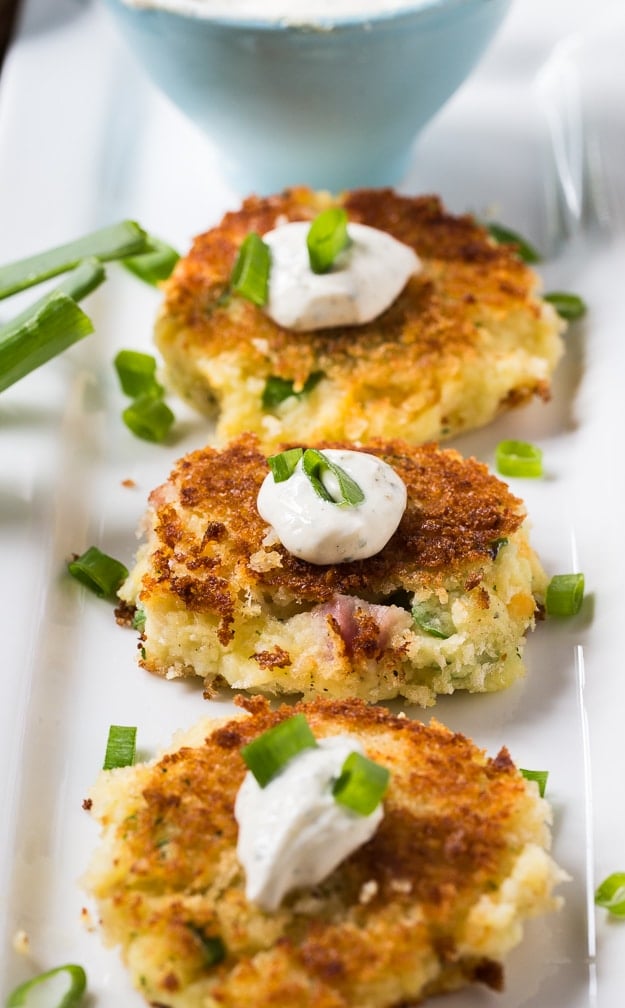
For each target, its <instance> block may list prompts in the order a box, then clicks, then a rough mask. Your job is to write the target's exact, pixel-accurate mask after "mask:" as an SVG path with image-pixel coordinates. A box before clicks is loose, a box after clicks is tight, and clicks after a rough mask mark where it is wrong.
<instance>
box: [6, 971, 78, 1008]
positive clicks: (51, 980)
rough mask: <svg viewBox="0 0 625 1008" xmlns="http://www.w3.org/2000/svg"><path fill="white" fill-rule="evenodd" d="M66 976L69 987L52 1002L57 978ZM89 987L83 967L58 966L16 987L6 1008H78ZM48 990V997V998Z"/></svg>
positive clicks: (56, 986)
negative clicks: (42, 1007) (45, 1006)
mask: <svg viewBox="0 0 625 1008" xmlns="http://www.w3.org/2000/svg"><path fill="white" fill-rule="evenodd" d="M63 974H65V976H66V978H67V981H68V982H69V986H68V987H67V990H66V991H65V992H64V993H62V994H61V996H60V998H58V997H57V1000H52V997H53V996H56V992H57V988H58V982H57V978H58V977H62V976H63ZM86 987H87V976H86V973H85V971H84V969H83V968H82V966H76V965H74V964H69V963H68V964H67V965H65V966H57V967H56V968H55V969H51V970H47V972H45V973H40V974H39V976H36V977H33V979H32V980H27V981H26V982H25V983H23V984H20V985H19V987H16V988H15V990H14V991H12V993H11V994H9V997H8V1000H7V1002H6V1008H31V1006H32V1008H39V1006H41V1005H43V1004H46V1005H48V1008H76V1006H77V1005H78V1004H80V1002H81V1000H82V996H83V994H84V992H85V990H86ZM46 988H48V995H47V996H46Z"/></svg>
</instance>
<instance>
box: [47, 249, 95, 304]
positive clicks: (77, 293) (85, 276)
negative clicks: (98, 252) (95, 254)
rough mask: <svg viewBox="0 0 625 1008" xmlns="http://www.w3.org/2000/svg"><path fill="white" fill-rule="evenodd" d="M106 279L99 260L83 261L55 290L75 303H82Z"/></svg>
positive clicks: (66, 275)
mask: <svg viewBox="0 0 625 1008" xmlns="http://www.w3.org/2000/svg"><path fill="white" fill-rule="evenodd" d="M104 279H106V272H105V270H104V266H103V265H102V263H101V262H100V260H99V259H94V258H91V259H83V261H82V262H81V263H80V264H79V265H78V266H76V268H75V269H73V270H70V271H69V273H66V274H65V276H64V277H63V279H62V280H60V281H59V283H58V284H57V285H56V287H55V288H54V290H55V291H60V292H61V294H67V296H68V297H71V298H73V299H74V301H82V299H83V298H84V297H86V296H87V294H91V291H93V290H95V289H96V287H99V286H100V284H101V283H102V281H103V280H104Z"/></svg>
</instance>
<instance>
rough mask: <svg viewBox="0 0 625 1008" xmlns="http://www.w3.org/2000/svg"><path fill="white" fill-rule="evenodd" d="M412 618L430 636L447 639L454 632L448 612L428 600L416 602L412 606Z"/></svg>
mask: <svg viewBox="0 0 625 1008" xmlns="http://www.w3.org/2000/svg"><path fill="white" fill-rule="evenodd" d="M412 618H413V620H414V621H415V623H416V624H417V626H418V627H420V628H421V630H423V632H424V633H426V634H429V636H430V637H438V638H439V639H440V640H447V639H448V638H449V637H451V636H452V635H453V634H455V632H456V627H455V626H454V622H453V620H452V618H451V615H450V613H448V612H447V610H446V609H443V608H441V607H440V606H438V607H437V606H435V605H434V604H432V603H429V602H417V603H415V605H413V607H412Z"/></svg>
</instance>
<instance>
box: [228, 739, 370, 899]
mask: <svg viewBox="0 0 625 1008" xmlns="http://www.w3.org/2000/svg"><path fill="white" fill-rule="evenodd" d="M353 752H359V753H362V746H361V745H360V742H359V740H358V739H357V738H352V737H351V736H349V735H335V736H332V737H330V738H322V739H318V744H317V746H316V747H315V748H314V749H305V750H304V751H303V752H301V753H299V754H298V755H297V756H296V757H295V758H294V759H292V760H290V761H289V762H288V763H287V764H286V766H285V767H284V768H283V769H282V770H281V771H280V773H279V774H277V775H276V776H275V777H274V778H273V780H271V781H269V783H268V784H267V785H266V786H265V787H264V788H261V787H260V785H259V784H258V783H257V781H256V779H255V778H254V776H253V774H252V773H251V772H249V771H248V773H247V774H246V775H245V778H244V780H243V784H242V785H241V787H240V789H239V792H238V794H237V798H236V802H235V807H234V814H235V817H236V820H237V822H238V824H239V837H238V842H237V856H238V858H239V861H240V862H241V864H242V865H243V867H244V869H245V877H246V890H245V892H246V896H247V898H248V900H250V902H253V903H257V904H258V905H259V906H261V907H262V908H263V909H265V910H275V909H276V908H277V907H278V906H279V905H280V903H281V902H282V899H283V898H284V896H285V895H286V894H287V893H288V892H290V891H291V890H292V889H295V888H298V887H299V886H310V885H315V884H316V883H317V882H321V881H322V880H323V879H324V878H327V876H328V875H329V874H330V873H331V872H332V871H333V870H334V869H335V868H336V867H337V865H339V864H340V863H341V861H344V860H345V858H346V857H347V856H348V855H349V854H351V853H352V851H354V850H356V849H357V848H358V847H360V846H361V845H362V844H364V843H366V842H367V840H370V839H371V837H372V836H373V834H374V833H375V831H376V829H377V828H378V825H379V823H380V821H381V819H382V817H383V815H384V812H383V807H382V803H381V802H380V804H379V805H377V807H376V808H375V809H374V810H373V812H371V814H370V815H367V816H364V815H358V813H356V812H352V811H350V810H349V809H348V808H345V806H344V805H341V804H339V803H338V802H337V801H336V800H335V798H334V796H333V794H332V785H333V783H334V781H335V780H336V779H337V778H338V777H339V775H340V773H341V768H342V766H343V764H344V762H345V760H346V759H347V757H348V756H349V755H350V753H353Z"/></svg>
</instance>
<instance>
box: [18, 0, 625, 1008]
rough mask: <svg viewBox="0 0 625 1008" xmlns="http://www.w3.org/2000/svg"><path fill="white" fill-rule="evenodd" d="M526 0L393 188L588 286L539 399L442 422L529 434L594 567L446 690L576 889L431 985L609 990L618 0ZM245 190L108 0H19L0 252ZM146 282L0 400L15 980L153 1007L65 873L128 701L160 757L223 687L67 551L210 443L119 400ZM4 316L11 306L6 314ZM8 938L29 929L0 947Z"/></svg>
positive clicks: (183, 417)
mask: <svg viewBox="0 0 625 1008" xmlns="http://www.w3.org/2000/svg"><path fill="white" fill-rule="evenodd" d="M540 7H541V9H540V12H539V11H538V10H537V7H536V4H528V3H522V2H518V3H517V5H516V7H515V8H513V12H512V15H511V16H510V18H509V21H508V23H507V24H506V26H505V28H504V30H503V31H502V33H501V34H500V36H499V37H498V39H497V40H496V42H495V44H494V46H493V48H492V49H491V51H490V53H489V55H488V57H487V58H486V60H485V61H484V63H483V64H482V66H481V67H480V68H479V69H478V71H477V72H476V73H475V74H474V75H473V77H472V78H471V79H470V81H469V82H468V83H467V84H466V85H465V86H464V87H463V88H462V89H461V91H460V92H459V93H458V95H457V96H456V97H455V98H454V99H453V100H452V101H451V102H450V103H449V105H448V106H447V107H446V109H445V110H444V111H443V113H441V115H439V117H438V118H437V120H436V121H435V122H434V123H433V124H432V125H431V126H430V127H429V128H428V130H427V131H426V132H425V133H424V134H423V136H422V138H421V140H420V141H419V143H418V144H417V146H416V148H415V153H414V160H413V165H412V168H411V171H410V173H409V175H408V177H407V178H406V179H405V180H404V182H403V184H402V188H403V189H404V190H405V191H406V192H438V193H440V194H441V195H442V197H443V199H444V201H445V202H446V204H447V205H448V207H449V208H450V209H452V210H454V211H465V210H467V211H472V212H475V213H476V214H478V215H480V216H491V217H497V218H498V219H499V220H501V221H502V222H505V223H506V224H508V225H510V226H512V227H516V228H518V229H519V230H520V231H521V232H523V233H525V234H526V235H528V237H530V238H531V239H532V240H533V241H534V243H535V244H536V245H538V246H539V247H541V248H542V249H544V250H545V251H546V252H547V253H548V259H547V261H546V262H545V263H544V268H541V272H543V273H544V276H545V282H546V286H547V288H550V289H565V290H566V289H569V290H574V291H576V292H577V293H579V294H581V295H583V296H584V298H585V299H586V301H587V302H588V305H589V313H588V316H587V318H586V320H585V321H584V322H582V323H578V324H576V325H575V326H573V327H571V329H570V331H569V334H568V336H567V351H566V357H565V359H564V361H563V363H562V365H561V366H560V368H559V371H558V374H557V377H556V382H555V389H554V396H553V400H552V401H551V403H550V404H548V405H546V406H545V405H543V404H534V405H531V406H529V407H527V408H524V409H523V410H519V411H516V412H513V413H510V414H508V415H507V416H505V417H502V418H501V419H500V420H499V421H497V422H496V423H495V424H493V425H491V426H490V427H489V428H487V429H486V430H484V431H481V432H478V433H476V434H474V435H470V436H467V437H464V438H462V439H459V440H458V441H457V442H456V446H457V447H458V448H459V449H460V450H461V451H462V452H463V453H465V454H475V455H477V456H478V457H479V458H482V459H483V460H484V461H486V462H488V463H490V464H492V462H493V453H494V448H495V445H496V444H497V442H498V441H499V440H500V439H501V438H503V437H518V438H523V439H526V440H530V441H534V442H537V443H539V444H540V445H541V447H542V448H543V450H544V458H545V470H546V472H545V477H544V479H542V480H540V481H529V480H525V481H520V480H515V481H511V482H512V485H513V490H514V491H515V492H516V493H518V494H519V496H522V497H523V498H524V499H525V500H526V502H527V505H528V509H529V513H530V516H531V519H532V525H533V540H534V543H535V545H536V547H537V549H538V551H539V553H540V554H541V556H542V559H543V562H544V564H545V567H546V569H547V570H548V572H549V573H551V574H553V573H559V572H570V571H574V570H583V571H584V573H585V575H586V584H587V597H586V600H585V603H584V607H583V610H582V612H581V614H580V615H579V616H578V617H577V618H576V619H574V620H570V621H563V622H561V623H558V622H557V621H553V620H552V621H550V622H547V623H544V624H542V625H540V626H539V628H538V630H537V631H536V633H535V634H534V635H533V637H532V639H531V641H530V644H529V647H528V651H527V662H528V676H527V679H526V680H525V681H524V682H523V683H519V684H517V685H516V686H515V687H513V688H512V689H510V690H509V691H507V692H506V693H504V694H501V695H491V696H470V697H463V696H453V697H449V698H445V699H444V700H443V701H441V702H440V703H439V705H438V707H437V708H436V711H435V713H436V716H437V717H438V718H439V719H440V720H442V721H443V722H445V723H447V724H448V725H449V726H450V727H452V728H454V729H456V730H461V731H463V732H464V733H465V734H467V735H469V736H471V737H473V738H474V739H475V740H476V741H477V742H478V743H479V744H481V745H483V746H484V747H486V748H487V749H488V750H489V752H491V753H492V754H494V753H495V752H496V751H497V750H498V748H499V747H500V746H501V745H504V744H505V745H507V746H508V748H509V749H510V751H511V753H512V756H513V758H514V759H515V760H516V762H517V763H518V764H520V765H522V766H527V767H533V768H547V769H549V771H550V777H549V790H548V795H549V798H550V800H551V802H552V805H553V809H554V820H555V821H554V852H555V856H556V859H557V860H558V862H559V863H560V864H561V865H562V866H563V867H564V868H565V869H566V870H567V872H568V873H569V874H570V876H571V881H570V882H569V883H568V884H567V885H565V886H563V887H562V892H563V895H564V896H565V900H566V903H565V908H564V910H563V911H562V912H561V913H560V914H559V915H557V916H554V917H552V918H549V919H545V920H540V921H536V922H532V924H531V925H530V926H528V928H527V933H526V939H525V941H524V943H523V945H522V947H521V948H519V949H518V950H517V951H516V952H515V953H514V954H513V955H512V956H511V957H510V962H509V966H508V972H507V981H508V982H507V989H506V991H505V993H503V994H502V995H493V994H491V993H490V992H488V991H485V990H482V989H477V988H476V989H475V990H470V991H464V992H462V994H459V995H452V996H449V997H448V998H444V999H441V1000H440V1002H439V1003H440V1004H441V1006H442V1005H443V1003H444V1004H445V1005H446V1006H448V1008H459V1006H460V1005H462V1006H463V1008H483V1006H487V1005H488V1006H489V1005H498V1006H501V1008H518V1006H521V1005H525V1006H528V1008H539V1006H540V1008H544V1006H554V1008H556V1006H558V1008H559V1006H562V1008H564V1006H566V1008H595V1006H601V1008H620V1005H621V1004H622V991H621V972H622V971H621V968H620V964H621V961H622V958H623V955H624V954H625V931H624V930H623V926H622V925H620V926H619V925H614V924H613V923H611V922H610V921H608V920H607V918H606V916H605V914H604V912H603V911H600V912H597V911H595V909H594V906H593V895H592V894H593V891H594V886H595V884H596V880H598V879H600V878H602V877H603V876H604V875H607V874H608V873H610V872H611V871H615V870H625V855H624V854H623V849H624V834H625V822H624V821H623V816H622V798H621V795H622V786H623V785H622V781H623V771H624V769H625V767H624V763H625V758H624V757H623V747H622V746H621V745H620V744H619V743H620V738H619V735H620V731H621V724H622V713H621V712H622V710H623V709H624V708H625V677H624V676H623V672H622V668H621V663H622V650H623V647H622V636H623V635H622V623H623V615H622V601H621V600H622V584H623V570H624V566H625V548H624V546H623V533H622V528H623V521H622V516H621V511H622V506H623V501H624V499H625V493H624V491H625V478H624V475H623V464H622V461H621V454H622V452H621V450H620V440H621V431H622V430H623V428H624V422H623V421H624V412H625V411H624V406H623V399H624V397H623V394H622V391H621V387H620V386H621V382H622V375H623V373H624V371H625V349H624V347H625V340H624V336H623V331H624V320H625V282H624V275H625V270H624V269H623V266H624V265H625V256H624V254H623V253H624V252H625V175H624V173H623V170H622V166H623V164H625V139H624V137H625V67H624V66H623V62H625V61H623V59H622V53H623V51H625V50H624V47H625V13H624V12H623V11H622V10H621V5H620V4H611V3H608V2H595V3H594V4H593V5H592V11H589V10H588V5H586V4H585V3H584V2H583V0H577V2H575V3H566V2H565V0H552V2H551V3H550V4H548V5H547V4H543V5H540ZM545 8H548V9H545ZM584 8H585V9H584ZM591 14H592V20H590V15H591ZM293 181H294V182H298V181H300V180H293ZM242 195H243V194H240V193H236V192H234V191H233V190H232V189H231V188H229V186H228V183H227V181H226V180H225V179H224V178H223V177H222V175H221V174H220V168H219V163H218V160H217V157H216V154H215V152H214V151H213V149H212V148H211V146H210V144H209V143H208V142H207V141H206V140H205V139H204V138H203V137H200V136H199V135H198V134H197V133H196V132H195V130H194V128H193V127H191V126H190V125H189V124H188V123H187V122H186V121H184V120H183V119H182V118H181V117H180V115H179V114H178V113H177V112H176V111H175V110H174V109H173V108H172V107H171V106H170V105H169V104H168V103H167V102H166V101H165V99H163V98H162V97H161V96H160V95H159V94H157V93H156V91H155V90H154V89H153V88H152V86H151V85H150V84H148V83H147V82H146V80H145V79H144V78H143V76H142V75H141V74H140V72H139V71H138V70H137V69H136V67H135V66H134V64H133V62H132V60H131V57H130V55H129V53H128V52H127V51H126V50H125V48H124V47H123V46H122V45H121V44H120V42H119V41H118V39H117V37H116V35H115V34H114V31H113V28H112V26H111V25H110V24H109V21H108V19H107V17H106V15H105V14H104V13H103V12H102V11H101V10H100V8H99V7H98V6H97V5H96V4H94V3H92V2H88V0H87V2H79V0H26V2H25V4H24V9H23V14H22V19H21V23H20V30H19V33H18V37H17V39H16V42H15V44H14V46H13V49H12V51H11V52H10V54H9V58H8V60H7V62H6V64H5V69H4V71H3V76H2V80H1V86H0V220H1V221H2V226H1V228H0V261H8V260H10V259H14V258H17V257H19V256H21V255H25V254H28V253H30V252H34V251H37V250H39V249H42V248H45V247H47V246H50V245H54V244H58V243H60V242H62V241H65V240H68V239H70V238H72V237H74V236H77V235H79V234H82V233H84V232H86V231H88V230H91V229H92V228H94V227H97V226H101V225H104V224H107V223H112V222H113V221H115V220H119V219H122V218H124V217H131V218H135V219H137V220H139V221H140V222H141V223H142V224H143V225H144V226H145V227H146V228H148V229H149V230H151V231H153V232H154V233H155V234H158V235H159V236H161V237H163V238H165V239H166V240H168V241H170V242H171V243H172V244H174V245H176V246H178V247H179V248H180V249H181V250H182V251H185V250H186V249H187V248H188V246H189V244H190V240H191V237H192V236H193V234H195V233H197V232H199V231H201V230H204V229H205V228H206V227H208V226H210V225H211V224H212V223H214V222H216V221H217V219H218V218H219V217H220V216H221V214H222V212H223V211H224V210H226V209H229V208H231V207H234V206H236V205H237V204H238V202H239V200H240V197H241V196H242ZM158 299H159V298H158V294H157V293H156V292H154V291H151V290H149V289H147V288H144V287H142V286H141V285H140V284H139V283H138V282H137V281H135V280H133V279H132V278H131V277H129V276H126V275H123V274H122V273H121V271H120V270H119V269H117V268H115V267H114V266H112V267H110V269H109V280H108V282H107V284H106V285H105V286H104V287H103V288H101V289H100V291H98V292H97V293H96V294H95V295H93V296H92V297H91V299H90V300H89V302H88V306H87V310H88V312H89V314H90V315H91V317H92V318H93V320H94V322H95V324H96V333H95V335H94V336H91V337H89V338H88V339H87V340H85V341H83V342H82V343H81V344H80V345H78V346H76V347H74V348H73V349H72V350H71V351H69V352H67V353H66V354H64V355H63V356H62V357H61V358H58V359H57V360H55V361H53V362H51V363H50V364H48V365H46V366H45V367H44V368H42V369H40V370H39V371H38V372H36V373H34V374H32V375H31V376H29V377H28V378H26V379H24V380H23V381H22V382H20V383H19V384H17V385H16V386H14V387H13V388H11V389H9V390H8V391H7V392H5V393H3V394H2V396H1V397H0V440H1V442H2V448H1V454H0V458H1V459H2V470H1V474H0V519H1V524H0V535H1V536H2V558H3V578H2V600H1V612H2V618H3V626H4V633H3V644H4V654H5V659H4V662H3V665H4V667H3V670H2V676H1V678H0V767H2V771H1V774H0V808H1V809H2V825H1V833H0V893H1V894H2V898H1V899H0V941H1V944H0V994H2V995H3V996H6V994H7V993H8V992H9V991H10V990H11V989H12V988H13V987H14V986H15V985H16V984H17V983H19V982H20V981H22V980H24V979H26V978H28V977H30V976H32V975H33V974H34V973H36V972H38V971H40V970H43V969H48V968H51V967H52V966H55V965H58V964H60V963H64V962H80V963H82V964H83V965H84V966H85V967H86V969H87V972H88V975H89V989H90V992H91V996H92V1000H91V1001H90V1004H93V1005H94V1008H95V1006H98V1008H100V1006H101V1008H113V1006H118V1005H125V1006H126V1008H132V1006H137V1008H138V1006H139V1005H140V1004H142V1001H141V999H140V998H139V997H138V995H136V994H135V993H133V992H132V991H131V989H130V985H129V982H128V979H127V977H126V975H125V972H124V970H123V968H122V967H121V965H120V963H119V959H118V955H117V952H116V951H114V950H107V949H104V948H103V947H102V945H101V942H100V939H99V936H98V935H97V932H96V931H95V929H94V928H93V927H90V926H89V924H90V915H89V904H88V902H87V900H86V897H85V896H84V894H83V893H82V891H81V890H80V887H79V883H78V880H79V878H80V875H81V874H82V873H83V872H84V870H85V867H86V865H87V862H88V859H89V856H90V852H91V850H92V848H93V846H94V844H95V842H96V835H95V829H94V826H93V824H92V822H91V821H90V819H89V816H88V815H87V813H86V812H85V811H84V810H83V809H82V807H81V803H82V799H83V798H84V796H85V795H86V794H87V792H88V790H89V788H90V786H91V784H92V782H93V780H94V778H95V776H96V775H97V772H98V768H99V766H100V765H101V760H102V755H103V749H104V745H105V740H106V735H107V731H108V726H109V724H111V723H118V724H119V723H121V724H136V725H137V726H138V729H139V733H138V740H139V747H140V750H141V753H142V754H145V755H151V754H153V753H154V752H155V751H156V750H157V749H158V748H159V747H160V746H162V745H165V744H166V743H167V742H168V741H169V739H170V737H171V735H172V733H173V732H174V731H175V730H176V729H178V728H181V727H186V726H189V725H190V724H192V723H193V722H194V721H195V720H196V719H197V718H199V717H200V716H201V715H203V714H205V713H206V711H207V710H210V711H214V712H215V714H216V715H219V714H220V713H223V712H224V710H229V709H230V703H229V701H224V702H223V703H219V702H212V703H211V704H210V705H209V706H207V702H206V701H204V700H203V699H202V697H201V692H200V690H199V689H198V688H197V687H196V686H195V685H193V684H191V685H189V684H180V683H169V682H164V681H161V680H157V679H154V678H152V677H150V676H148V675H147V674H145V673H143V672H142V671H140V670H138V669H137V667H136V665H135V641H134V637H133V635H132V633H130V632H128V631H124V630H122V629H120V628H119V627H118V626H117V625H116V624H115V622H114V619H113V616H112V612H111V609H110V607H109V606H108V605H107V604H105V603H103V602H101V601H99V600H98V599H95V598H92V597H87V595H86V593H85V592H84V591H83V589H81V588H80V586H78V585H77V584H75V583H74V582H71V580H70V579H69V578H68V577H67V576H66V575H65V573H64V569H65V564H66V561H67V558H68V557H69V556H70V555H71V554H72V553H74V552H77V553H80V552H82V550H83V549H85V548H86V547H87V546H88V545H91V544H96V545H98V546H100V547H101V548H102V549H103V550H105V551H106V552H108V553H111V554H112V555H114V556H117V557H119V558H120V559H124V560H125V561H126V562H127V563H129V562H130V560H131V558H132V555H133V552H134V549H135V545H136V539H135V529H136V527H137V525H138V522H139V518H140V516H141V513H142V511H143V509H144V505H145V500H146V497H147V494H148V493H149V491H150V490H151V489H152V488H153V487H154V486H156V485H157V484H158V483H159V482H161V481H162V480H163V479H164V478H165V477H166V475H167V474H168V472H169V469H170V466H171V463H172V462H173V460H174V459H175V458H177V457H178V456H180V455H181V454H183V453H184V452H185V451H187V450H189V449H190V448H192V447H197V446H198V445H201V444H202V443H203V442H204V441H205V440H207V439H208V436H209V433H210V432H209V431H208V429H207V428H206V426H205V424H204V422H203V421H202V420H201V419H200V418H198V417H197V416H195V415H192V414H191V413H190V412H189V411H188V410H186V409H185V408H184V407H183V406H182V405H181V404H178V403H176V407H175V408H176V412H177V414H178V416H179V423H178V426H177V434H176V437H175V440H173V441H172V443H170V444H168V445H167V446H165V447H163V446H151V445H148V444H145V443H143V442H140V441H138V440H135V439H133V438H132V436H131V435H130V433H129V432H128V431H127V430H126V428H125V427H124V426H123V425H122V423H121V421H120V413H121V410H122V408H123V400H122V397H121V394H120V393H119V391H118V389H117V385H116V380H115V376H114V374H113V370H112V367H111V360H112V358H113V356H114V354H115V352H116V351H117V349H119V348H120V347H122V346H125V347H133V348H137V349H141V348H144V349H148V350H149V348H150V340H151V326H152V320H153V317H154V314H155V311H156V308H157V305H158ZM13 311H14V305H13V302H4V303H2V304H0V318H5V317H8V314H9V312H11V313H12V312H13ZM124 480H132V481H134V484H135V485H134V486H133V487H128V486H125V485H123V481H124ZM410 713H411V714H412V715H413V716H415V717H425V718H426V719H427V718H429V712H421V711H411V712H410ZM92 923H93V922H92ZM20 933H22V934H24V933H25V934H26V935H27V936H28V939H29V948H28V950H27V951H24V949H23V948H22V950H21V951H17V950H16V949H15V947H14V945H15V938H16V936H19V935H20Z"/></svg>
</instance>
